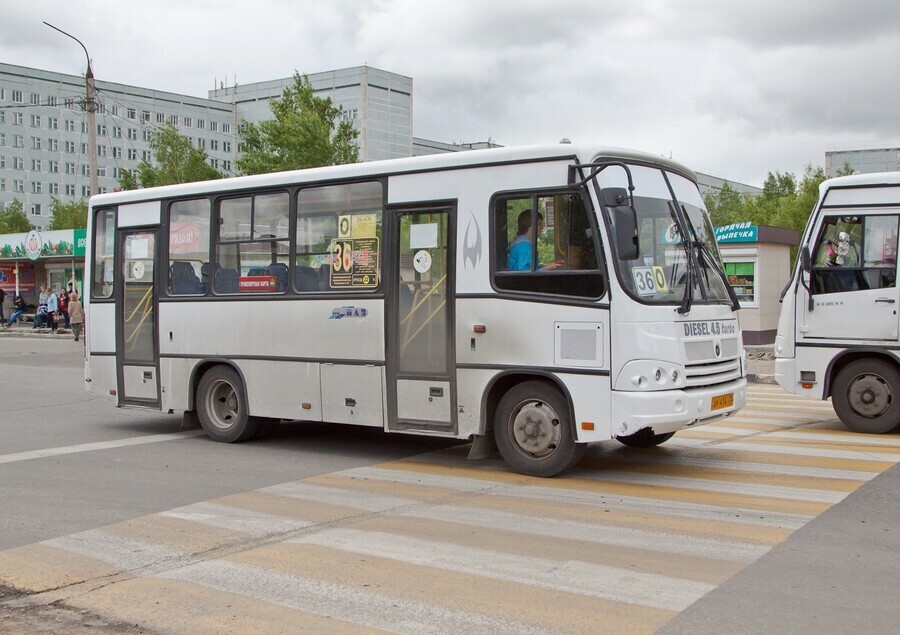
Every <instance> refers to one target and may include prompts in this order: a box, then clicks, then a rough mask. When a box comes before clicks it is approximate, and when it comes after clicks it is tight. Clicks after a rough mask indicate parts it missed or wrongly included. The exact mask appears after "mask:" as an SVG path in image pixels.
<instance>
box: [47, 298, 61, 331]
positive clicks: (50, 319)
mask: <svg viewBox="0 0 900 635" xmlns="http://www.w3.org/2000/svg"><path fill="white" fill-rule="evenodd" d="M57 317H59V298H58V297H56V294H55V293H53V291H52V290H51V289H48V290H47V326H49V327H50V329H51V330H53V331H55V330H56V319H57Z"/></svg>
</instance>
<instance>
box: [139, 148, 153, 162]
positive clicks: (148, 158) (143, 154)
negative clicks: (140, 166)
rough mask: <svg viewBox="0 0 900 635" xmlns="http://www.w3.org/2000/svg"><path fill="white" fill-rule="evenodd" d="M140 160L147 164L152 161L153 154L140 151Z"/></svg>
mask: <svg viewBox="0 0 900 635" xmlns="http://www.w3.org/2000/svg"><path fill="white" fill-rule="evenodd" d="M141 158H142V159H143V160H144V161H147V162H148V163H149V162H150V161H152V160H153V153H152V152H150V150H141Z"/></svg>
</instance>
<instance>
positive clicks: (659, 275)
mask: <svg viewBox="0 0 900 635" xmlns="http://www.w3.org/2000/svg"><path fill="white" fill-rule="evenodd" d="M631 277H632V278H633V279H634V290H635V291H636V292H637V294H638V295H654V294H655V293H658V292H662V291H667V290H668V289H669V286H668V285H667V284H666V272H665V270H664V269H663V268H662V267H660V266H658V265H657V266H655V267H635V268H634V269H632V270H631Z"/></svg>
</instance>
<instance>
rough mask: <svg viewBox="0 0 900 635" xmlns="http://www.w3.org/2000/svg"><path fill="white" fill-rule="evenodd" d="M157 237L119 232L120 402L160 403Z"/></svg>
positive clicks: (141, 231) (150, 233) (144, 232)
mask: <svg viewBox="0 0 900 635" xmlns="http://www.w3.org/2000/svg"><path fill="white" fill-rule="evenodd" d="M158 239H159V232H158V231H157V230H155V229H139V230H133V229H127V230H120V232H119V250H118V253H119V254H121V258H122V260H121V262H120V263H119V264H118V266H119V271H120V272H121V277H122V285H121V287H120V288H119V290H118V296H117V297H116V313H117V317H118V319H117V320H116V322H117V329H116V351H117V353H116V354H117V356H118V358H119V359H118V367H119V369H120V371H119V381H118V384H119V404H120V405H142V406H154V405H156V406H158V405H159V403H160V400H159V366H158V357H159V355H158V345H159V344H158V341H157V333H156V300H157V292H156V285H155V283H154V282H155V281H154V277H155V275H156V258H157V256H156V253H157V246H158V242H159V241H158Z"/></svg>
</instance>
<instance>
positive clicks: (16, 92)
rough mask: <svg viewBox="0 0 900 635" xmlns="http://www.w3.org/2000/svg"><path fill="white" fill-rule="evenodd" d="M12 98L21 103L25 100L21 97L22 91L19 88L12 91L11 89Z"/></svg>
mask: <svg viewBox="0 0 900 635" xmlns="http://www.w3.org/2000/svg"><path fill="white" fill-rule="evenodd" d="M12 100H13V101H14V102H16V103H17V104H21V103H23V102H24V101H25V100H24V98H23V97H22V91H21V90H14V91H12Z"/></svg>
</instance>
